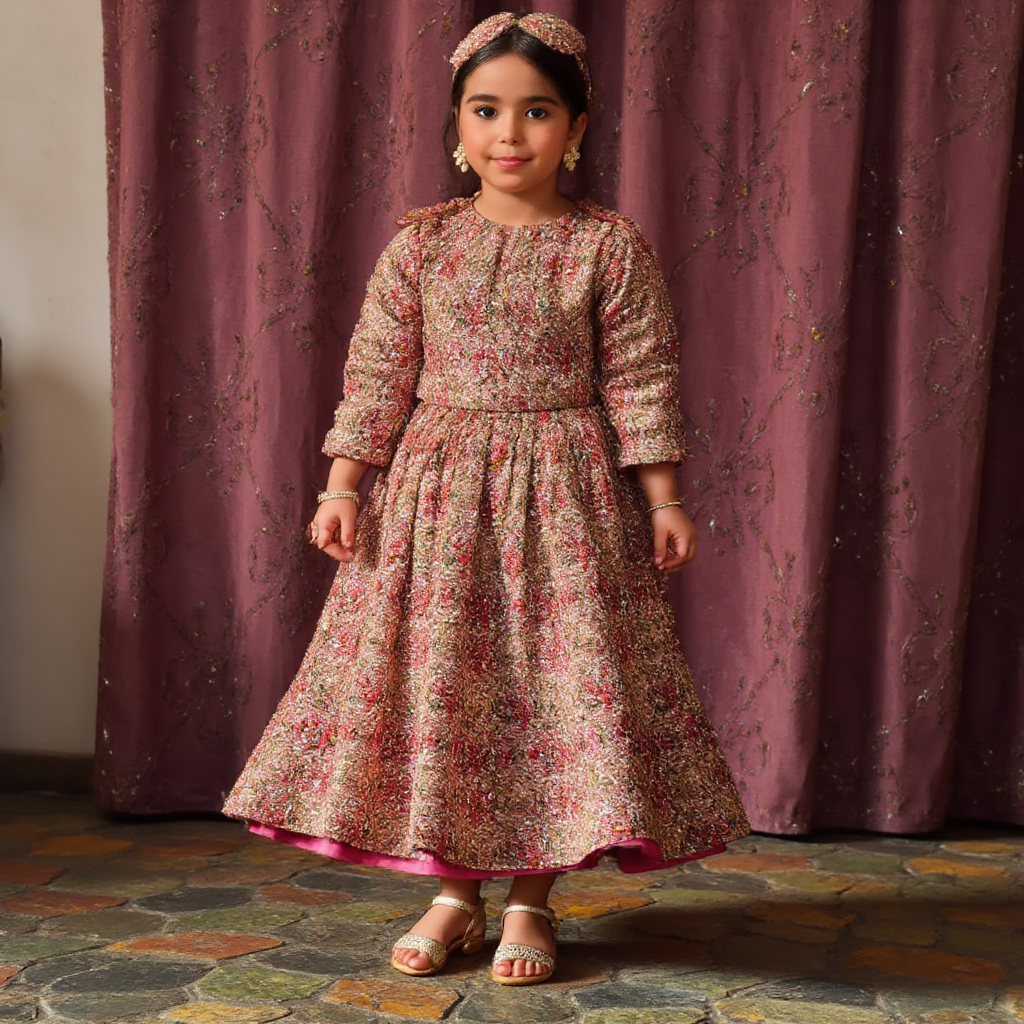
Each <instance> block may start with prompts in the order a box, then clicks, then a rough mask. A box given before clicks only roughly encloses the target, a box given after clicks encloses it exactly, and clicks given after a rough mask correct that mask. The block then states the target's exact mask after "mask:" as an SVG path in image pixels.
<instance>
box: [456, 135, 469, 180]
mask: <svg viewBox="0 0 1024 1024" xmlns="http://www.w3.org/2000/svg"><path fill="white" fill-rule="evenodd" d="M452 156H453V157H454V158H455V166H456V167H458V169H459V170H460V171H462V173H463V174H465V173H466V171H468V170H469V161H468V160H467V159H466V147H465V146H464V145H463V144H462V143H461V142H460V143H459V144H458V145H457V146H456V147H455V152H454V153H452Z"/></svg>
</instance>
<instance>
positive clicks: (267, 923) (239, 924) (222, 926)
mask: <svg viewBox="0 0 1024 1024" xmlns="http://www.w3.org/2000/svg"><path fill="white" fill-rule="evenodd" d="M303 913H304V911H303V908H302V907H295V906H288V905H287V904H284V903H277V904H270V905H266V904H254V903H249V904H246V905H245V906H241V907H226V908H224V909H223V910H202V911H199V912H198V913H193V914H180V915H179V916H178V917H176V918H175V919H174V921H173V922H172V923H171V930H172V931H174V932H195V931H204V932H208V931H217V932H240V933H246V932H270V931H274V930H275V929H276V928H281V927H282V926H284V925H286V924H291V923H292V922H293V921H298V919H299V918H300V917H302V915H303Z"/></svg>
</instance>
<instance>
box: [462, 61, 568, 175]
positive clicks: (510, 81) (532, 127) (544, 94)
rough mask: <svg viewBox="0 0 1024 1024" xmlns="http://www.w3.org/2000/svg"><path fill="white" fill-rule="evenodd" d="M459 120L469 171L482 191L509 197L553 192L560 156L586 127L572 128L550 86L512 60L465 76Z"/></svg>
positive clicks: (483, 66)
mask: <svg viewBox="0 0 1024 1024" xmlns="http://www.w3.org/2000/svg"><path fill="white" fill-rule="evenodd" d="M457 119H458V129H459V138H460V139H461V140H462V144H463V146H464V147H465V149H466V158H467V159H468V160H469V164H470V166H471V167H472V168H473V170H474V171H476V172H477V174H479V175H480V179H481V181H482V182H483V183H484V185H485V186H490V187H492V188H495V189H497V190H498V191H500V192H511V193H527V192H533V191H535V190H537V191H539V192H544V191H546V189H547V188H550V189H551V191H552V192H553V191H554V188H555V179H556V177H557V175H558V168H559V166H560V165H561V162H562V156H563V154H564V153H565V152H566V150H567V149H568V148H569V147H570V146H571V145H573V144H576V145H579V141H580V139H581V138H582V137H583V130H584V129H585V128H586V125H587V115H586V114H580V116H579V117H578V118H577V120H576V122H575V124H572V123H570V117H569V109H568V108H567V107H566V105H565V103H564V102H563V101H562V99H561V98H560V97H559V95H558V91H557V90H556V89H555V87H554V85H552V83H551V82H550V81H549V80H548V79H547V78H545V77H544V75H542V74H541V73H540V71H538V70H537V68H535V67H534V66H533V65H532V64H531V63H530V62H529V61H526V60H523V58H522V57H517V56H516V55H515V54H505V55H504V56H501V57H495V58H494V59H493V60H489V61H487V62H486V63H485V64H481V65H480V67H478V68H477V69H476V70H475V71H473V72H472V74H470V75H469V77H468V78H467V79H466V83H465V89H464V90H463V93H462V102H461V104H460V105H459V109H458V111H457Z"/></svg>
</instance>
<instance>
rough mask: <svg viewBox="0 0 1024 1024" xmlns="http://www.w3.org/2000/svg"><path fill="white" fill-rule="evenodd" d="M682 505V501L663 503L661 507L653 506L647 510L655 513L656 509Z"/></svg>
mask: <svg viewBox="0 0 1024 1024" xmlns="http://www.w3.org/2000/svg"><path fill="white" fill-rule="evenodd" d="M682 504H683V503H682V502H681V501H663V502H662V503H661V504H660V505H651V506H650V508H648V509H647V511H648V512H653V511H654V510H655V509H656V508H668V507H669V505H679V506H680V507H682Z"/></svg>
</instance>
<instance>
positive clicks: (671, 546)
mask: <svg viewBox="0 0 1024 1024" xmlns="http://www.w3.org/2000/svg"><path fill="white" fill-rule="evenodd" d="M696 557H697V531H696V530H694V529H689V530H682V529H677V528H676V527H674V526H669V525H666V524H664V523H658V522H657V521H655V523H654V564H655V566H657V568H658V569H660V570H661V571H662V572H675V571H676V570H678V569H681V568H682V567H683V566H684V565H688V564H689V563H690V562H692V561H693V560H694V558H696Z"/></svg>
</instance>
